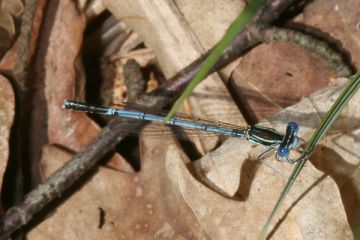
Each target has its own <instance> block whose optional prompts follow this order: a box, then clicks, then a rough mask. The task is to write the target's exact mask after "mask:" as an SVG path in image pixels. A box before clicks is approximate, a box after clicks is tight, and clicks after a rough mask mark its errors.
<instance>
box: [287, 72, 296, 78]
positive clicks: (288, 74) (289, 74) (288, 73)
mask: <svg viewBox="0 0 360 240" xmlns="http://www.w3.org/2000/svg"><path fill="white" fill-rule="evenodd" d="M285 75H286V76H288V77H292V76H294V75H293V74H292V73H290V72H286V73H285Z"/></svg>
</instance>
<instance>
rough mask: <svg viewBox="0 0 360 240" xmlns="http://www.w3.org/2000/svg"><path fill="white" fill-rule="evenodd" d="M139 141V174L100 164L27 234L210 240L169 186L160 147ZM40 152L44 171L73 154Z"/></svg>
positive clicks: (49, 148) (33, 236)
mask: <svg viewBox="0 0 360 240" xmlns="http://www.w3.org/2000/svg"><path fill="white" fill-rule="evenodd" d="M141 146H142V149H143V153H144V154H146V156H147V157H146V160H145V161H144V162H143V165H142V167H143V168H142V171H141V172H140V173H138V174H125V173H119V172H116V171H113V170H109V169H106V168H102V167H100V168H99V169H98V171H96V173H95V174H94V175H92V176H91V177H90V178H89V180H88V181H87V182H86V184H84V186H83V187H82V188H81V189H80V190H79V191H77V192H76V193H74V194H73V195H71V196H70V197H69V198H68V199H66V201H65V202H64V203H63V204H61V205H60V206H59V207H58V208H57V209H56V212H54V213H52V214H51V215H49V216H48V218H47V219H46V220H44V221H43V222H41V223H40V224H39V225H38V226H36V227H35V228H34V229H33V230H32V231H31V232H30V233H29V235H28V237H29V239H49V238H57V239H59V238H60V239H101V238H102V239H149V238H153V239H208V238H207V235H206V233H204V231H203V230H202V229H201V228H200V226H199V224H198V222H197V220H196V218H195V217H194V214H193V213H192V210H191V209H190V208H189V207H188V206H187V204H186V203H185V202H184V201H183V199H182V198H181V195H179V193H178V190H177V189H173V188H172V185H171V182H170V181H169V176H168V175H167V172H166V171H165V168H164V163H165V161H164V157H165V156H161V155H160V156H159V152H162V151H164V149H160V148H159V146H158V144H155V145H154V144H153V141H152V139H149V140H144V141H143V142H142V145H141ZM164 147H165V146H164ZM43 152H44V155H43V161H42V167H43V171H44V172H45V173H46V175H49V174H50V173H51V172H53V171H55V170H56V169H58V168H59V167H61V166H62V165H63V164H64V163H65V161H66V160H68V159H69V158H70V157H71V156H70V155H69V154H66V153H64V152H63V151H62V150H59V149H57V148H55V147H52V146H47V147H45V148H44V151H43Z"/></svg>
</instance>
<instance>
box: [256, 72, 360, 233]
mask: <svg viewBox="0 0 360 240" xmlns="http://www.w3.org/2000/svg"><path fill="white" fill-rule="evenodd" d="M350 79H351V81H350V83H349V84H348V85H347V86H346V88H345V89H344V90H343V91H342V93H341V94H340V96H339V97H338V98H337V100H336V102H335V103H334V104H333V105H332V107H331V108H330V110H329V111H328V112H327V114H326V115H325V117H324V118H323V119H322V121H321V124H320V127H319V128H318V129H317V130H316V131H315V133H314V134H313V136H312V137H311V139H310V141H309V142H308V144H307V145H306V148H305V150H304V153H303V154H302V155H301V156H300V157H299V159H298V160H297V161H298V164H297V165H296V167H295V168H294V170H293V172H292V173H291V175H290V178H289V179H288V181H287V183H286V185H285V187H284V189H283V191H282V192H281V194H280V197H279V199H278V201H277V202H276V204H275V207H274V209H273V210H272V212H271V214H270V216H269V218H268V219H267V221H266V223H265V225H264V226H263V228H262V230H261V232H260V235H259V237H258V239H265V237H266V234H267V232H268V230H269V227H270V224H271V222H272V220H273V218H274V216H275V214H276V212H277V211H278V210H279V207H280V205H281V203H282V202H283V200H284V199H285V196H286V195H287V193H288V192H289V190H290V188H291V187H292V185H293V184H294V182H295V180H296V178H297V176H298V175H299V173H300V171H301V169H302V168H303V167H304V165H305V163H306V161H307V159H308V158H309V156H310V154H311V153H312V152H313V151H314V149H315V147H316V145H317V144H319V142H320V141H321V139H322V138H323V137H324V135H325V133H326V132H327V131H328V130H329V128H330V126H331V125H332V124H333V122H334V121H335V119H336V118H337V116H338V115H339V113H340V112H341V110H342V109H343V108H344V107H345V105H346V104H347V103H348V102H349V100H350V99H351V98H352V96H353V95H354V94H355V93H356V92H357V90H359V87H360V72H358V73H356V74H355V75H353V76H352V77H351V78H350Z"/></svg>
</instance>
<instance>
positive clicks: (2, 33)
mask: <svg viewBox="0 0 360 240" xmlns="http://www.w3.org/2000/svg"><path fill="white" fill-rule="evenodd" d="M23 10H24V5H23V3H22V2H21V1H20V0H15V1H14V0H12V1H9V0H3V1H1V2H0V57H2V56H3V54H4V53H5V52H6V51H7V48H8V47H9V46H10V45H11V43H12V41H13V40H14V39H15V35H16V28H15V25H16V24H15V18H17V17H19V16H20V15H21V13H22V12H23Z"/></svg>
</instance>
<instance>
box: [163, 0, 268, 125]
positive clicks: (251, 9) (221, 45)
mask: <svg viewBox="0 0 360 240" xmlns="http://www.w3.org/2000/svg"><path fill="white" fill-rule="evenodd" d="M263 2H264V0H250V1H249V3H248V4H247V5H246V7H245V9H244V11H242V12H241V14H240V15H239V16H238V17H237V18H236V19H235V21H234V22H233V23H232V24H231V25H230V27H229V29H228V30H227V31H226V34H225V35H224V36H223V38H222V39H221V40H220V41H219V42H218V43H217V45H216V47H215V48H214V49H213V50H212V52H211V53H210V55H209V56H208V57H207V59H206V60H205V61H204V63H203V64H202V65H201V67H200V69H199V71H198V72H197V73H196V75H195V76H194V78H193V79H192V80H191V82H190V83H189V85H188V86H187V87H186V89H185V90H184V93H183V94H182V95H181V96H180V97H179V99H178V100H177V101H176V102H175V104H174V105H173V107H172V108H171V110H170V112H169V113H168V115H167V116H166V118H165V121H167V120H169V119H170V118H171V117H172V116H173V115H174V113H175V112H176V111H177V110H178V109H179V107H180V106H181V104H182V102H183V101H184V100H185V98H187V97H188V96H189V95H190V94H191V92H192V91H193V90H194V88H195V87H196V86H197V85H198V84H199V83H200V82H201V81H202V80H204V78H205V77H206V76H207V75H208V73H209V72H210V70H211V68H212V67H213V66H214V65H215V63H216V62H217V60H218V59H219V57H220V56H221V54H222V52H223V51H224V49H225V48H226V47H227V46H229V44H230V43H231V42H232V41H233V40H234V39H235V37H236V35H237V34H238V33H239V32H240V31H241V30H243V29H244V28H245V26H246V24H247V23H248V22H249V21H250V20H251V19H252V18H253V16H254V15H255V13H256V10H257V9H258V8H259V6H260V5H261V4H262V3H263Z"/></svg>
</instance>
